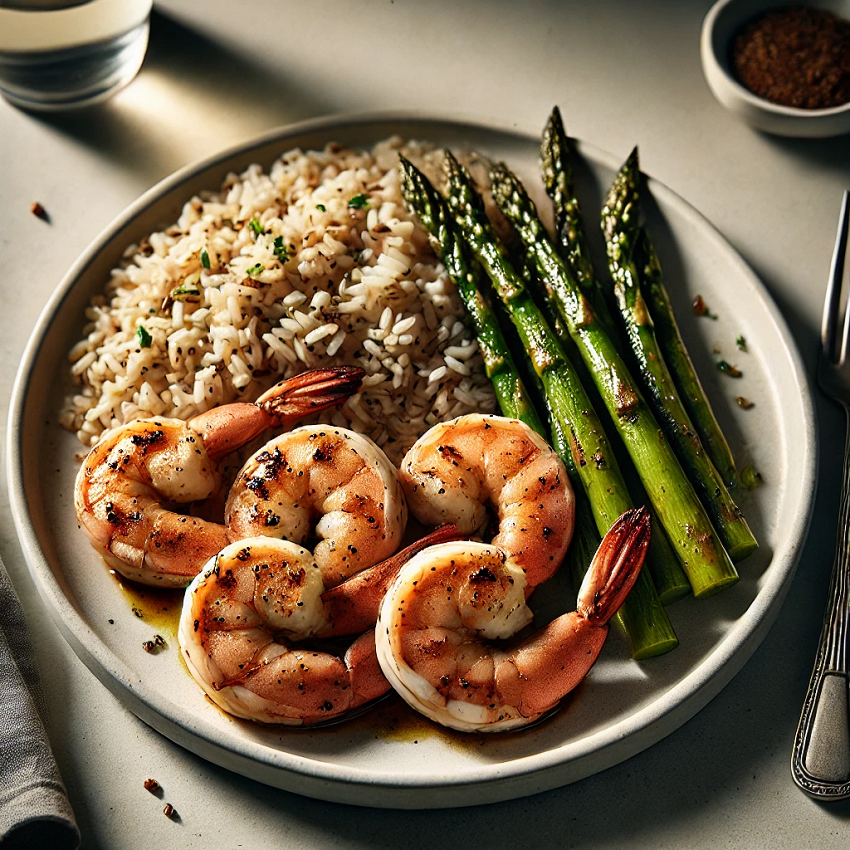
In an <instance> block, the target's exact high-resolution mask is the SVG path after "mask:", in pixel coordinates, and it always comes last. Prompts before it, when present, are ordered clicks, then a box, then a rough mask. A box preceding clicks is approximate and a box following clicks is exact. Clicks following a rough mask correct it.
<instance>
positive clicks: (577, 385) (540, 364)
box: [445, 154, 678, 658]
mask: <svg viewBox="0 0 850 850" xmlns="http://www.w3.org/2000/svg"><path fill="white" fill-rule="evenodd" d="M445 164H446V169H447V174H448V177H449V183H450V190H451V191H450V196H449V206H450V207H451V209H452V212H453V213H454V221H455V224H456V226H457V228H458V232H459V234H460V235H461V236H462V237H463V240H464V243H465V244H466V245H467V246H468V247H469V248H470V249H471V250H472V251H473V252H474V254H475V256H476V257H477V259H478V261H479V262H480V263H481V265H482V266H483V267H484V270H485V271H486V272H487V274H488V275H489V277H490V280H491V281H492V283H493V285H494V287H495V289H496V293H497V294H498V296H499V298H500V299H501V300H502V303H503V304H504V306H505V308H506V310H507V312H508V315H509V316H510V318H511V321H513V323H514V326H515V327H516V329H517V331H518V333H519V336H520V339H521V341H522V344H523V346H524V348H525V350H526V351H527V352H528V355H529V357H530V359H531V363H532V365H533V367H534V370H535V372H536V373H537V375H539V377H540V380H541V382H542V384H543V387H544V389H545V393H546V402H547V404H548V406H549V411H550V415H551V419H552V423H553V426H552V432H553V441H554V443H555V447H556V450H557V451H558V452H559V454H560V455H561V457H562V458H563V459H564V463H565V465H566V467H567V471H568V473H569V474H570V475H571V477H572V476H574V477H573V479H572V480H573V482H574V489H575V490H576V491H579V490H582V491H583V492H584V493H585V494H586V496H587V499H588V501H589V503H590V505H591V508H592V512H593V519H594V521H595V523H596V527H597V530H598V532H599V533H600V535H601V534H603V533H605V532H607V531H608V529H609V528H610V527H611V525H613V523H614V521H615V520H616V519H617V517H619V516H620V514H622V513H623V512H624V511H625V510H628V509H629V507H632V503H631V500H630V498H629V495H628V491H627V490H626V487H625V483H624V482H623V478H622V475H621V474H620V470H619V467H618V466H617V461H616V459H615V458H614V456H613V455H612V454H611V452H610V447H609V446H608V441H607V438H606V436H605V432H604V431H603V429H602V425H601V423H600V422H599V419H598V417H597V415H596V412H595V411H594V410H593V407H592V405H591V403H590V400H589V399H588V397H587V394H586V393H585V391H584V388H583V387H582V385H581V382H580V381H579V380H578V376H577V375H576V372H575V370H574V369H573V367H572V365H571V364H570V362H569V360H568V359H567V357H566V355H565V354H564V350H563V348H562V347H561V344H560V343H559V341H558V338H557V337H556V336H555V335H554V334H553V333H552V331H551V329H550V328H549V326H548V325H547V323H546V321H545V319H544V317H543V314H542V313H541V311H540V309H539V307H538V306H537V305H536V304H535V302H534V299H533V298H532V297H531V294H530V292H529V291H528V288H527V286H526V284H525V283H524V281H523V279H522V277H521V276H520V275H519V274H518V273H517V272H516V271H515V269H514V267H513V266H512V265H511V263H510V262H509V261H508V259H507V255H506V252H505V251H504V249H503V248H502V246H501V245H500V244H499V243H498V242H497V241H496V239H495V237H494V235H493V232H492V228H491V227H490V223H489V221H488V220H487V214H486V213H485V211H484V204H483V202H482V200H481V197H480V196H479V195H478V193H477V192H475V190H474V189H473V187H472V183H471V181H470V180H469V177H468V175H467V174H466V173H465V171H463V170H462V169H461V167H460V165H459V164H458V163H457V161H456V160H455V159H454V157H453V156H451V154H447V155H446V160H445ZM585 566H586V564H585ZM617 617H618V619H619V621H620V623H621V624H622V625H623V628H624V630H625V631H626V632H627V634H628V637H629V641H630V643H631V649H632V656H633V657H634V658H649V657H651V656H653V655H660V654H661V653H664V652H669V651H670V650H671V649H674V648H675V647H676V646H677V645H678V641H677V639H676V635H675V633H674V632H673V627H672V625H671V624H670V620H669V618H668V616H667V613H666V611H665V610H664V606H663V605H662V604H661V602H660V600H659V599H658V594H657V593H656V591H655V587H654V585H653V584H652V579H651V578H650V577H649V573H647V572H643V571H642V572H641V575H640V576H639V577H638V580H637V582H636V584H635V586H634V587H633V588H632V591H631V593H630V594H629V596H628V597H627V599H626V602H625V603H624V605H623V606H622V608H621V609H620V611H619V612H618V614H617Z"/></svg>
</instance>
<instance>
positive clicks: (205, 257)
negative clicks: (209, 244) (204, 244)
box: [201, 248, 210, 269]
mask: <svg viewBox="0 0 850 850" xmlns="http://www.w3.org/2000/svg"><path fill="white" fill-rule="evenodd" d="M201 265H202V266H203V267H204V268H205V269H208V268H209V267H210V255H209V254H208V253H207V249H206V248H204V249H203V251H201Z"/></svg>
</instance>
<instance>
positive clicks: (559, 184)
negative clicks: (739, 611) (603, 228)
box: [533, 106, 691, 605]
mask: <svg viewBox="0 0 850 850" xmlns="http://www.w3.org/2000/svg"><path fill="white" fill-rule="evenodd" d="M575 156H576V152H575V146H574V143H573V141H572V140H571V139H570V138H568V136H567V134H566V132H565V130H564V124H563V121H562V119H561V111H560V110H559V109H558V107H557V106H556V107H555V108H554V109H553V110H552V115H551V116H550V118H549V122H548V123H547V125H546V129H545V130H544V131H543V139H542V141H541V145H540V164H541V171H542V174H543V183H544V185H545V187H546V192H547V194H548V195H549V197H550V198H551V200H552V205H553V210H554V214H555V233H556V237H557V242H558V248H559V250H560V253H561V257H562V258H563V259H564V261H565V262H566V263H567V264H568V265H569V266H570V267H571V269H572V271H573V274H574V275H575V279H576V282H577V283H578V285H579V286H580V287H581V289H582V291H583V292H584V294H585V297H586V298H587V299H588V301H590V303H591V305H592V307H593V310H594V314H595V315H596V316H597V318H598V319H599V320H600V321H601V322H602V323H603V325H604V326H605V328H606V330H608V332H609V333H611V334H612V335H614V334H616V328H615V326H614V322H613V320H612V318H611V314H610V313H609V311H608V306H607V303H606V301H605V297H604V293H603V292H602V288H601V287H600V286H599V284H598V283H597V279H596V273H595V271H594V268H593V261H592V260H591V257H590V248H589V246H588V244H587V239H586V237H585V234H584V227H583V225H582V220H581V208H580V205H579V201H578V197H577V196H576V193H575V189H574V188H573V176H572V162H573V160H574V158H575ZM535 284H536V286H535V287H533V288H534V289H536V291H537V294H538V295H539V296H540V300H541V302H542V303H543V304H544V305H545V308H546V312H547V319H548V320H549V323H550V325H551V326H552V328H553V329H554V330H555V332H556V333H557V334H558V335H559V337H560V338H561V340H562V341H563V342H564V344H565V346H567V347H568V350H567V353H568V356H570V357H571V358H572V357H573V352H572V351H570V350H569V332H568V331H567V329H566V326H565V325H564V323H563V320H562V319H561V317H560V313H559V311H558V307H557V299H556V298H555V293H554V290H553V289H552V286H551V284H547V283H546V282H545V281H540V280H539V279H538V280H536V281H535ZM579 359H580V358H577V357H576V358H575V359H574V362H577V361H578V360H579ZM626 463H627V466H626V467H624V468H625V469H626V471H627V472H629V471H630V470H629V469H628V467H629V466H630V462H629V461H628V460H627V461H626ZM631 472H632V473H633V474H632V480H630V481H629V488H630V490H631V491H632V492H634V486H635V485H634V479H636V478H637V474H636V473H634V470H633V468H632V469H631ZM638 487H639V488H640V490H641V495H642V496H643V498H645V497H646V492H645V490H643V487H642V486H641V485H640V484H639V483H638ZM652 521H653V531H652V541H651V542H650V544H649V552H648V554H647V559H646V566H647V568H648V569H649V571H650V574H651V575H652V580H653V583H654V584H655V587H656V590H657V591H658V596H659V597H660V599H661V601H662V602H663V603H664V604H665V605H667V604H670V603H671V602H675V601H676V600H677V599H681V598H682V597H683V596H686V595H687V594H689V593H690V592H691V586H690V583H689V582H688V579H687V576H686V575H685V573H684V571H683V570H682V567H681V565H680V564H679V561H678V560H677V558H676V555H675V553H674V552H673V549H672V547H671V545H670V541H669V540H668V539H667V535H666V533H665V532H664V529H663V528H662V527H661V525H660V523H658V522H656V519H655V517H654V516H653V518H652Z"/></svg>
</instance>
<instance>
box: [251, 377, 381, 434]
mask: <svg viewBox="0 0 850 850" xmlns="http://www.w3.org/2000/svg"><path fill="white" fill-rule="evenodd" d="M365 375H366V372H365V371H364V370H363V369H361V368H359V367H357V366H333V367H331V368H329V369H314V370H313V371H311V372H302V373H301V374H300V375H296V376H295V377H293V378H287V379H286V380H285V381H280V382H279V383H277V384H275V385H274V386H273V387H272V388H271V389H270V390H267V391H266V392H264V393H263V394H262V395H261V396H260V397H259V398H258V399H257V402H256V404H257V407H259V408H261V409H262V410H264V411H265V412H266V413H267V414H268V415H269V416H271V417H272V418H274V419H275V420H276V423H277V424H282V425H288V424H290V423H292V422H295V421H297V420H299V419H303V418H305V417H306V416H309V415H310V414H312V413H317V412H318V411H320V410H324V409H325V408H326V407H333V406H334V405H336V404H342V403H343V402H344V401H345V400H346V399H347V398H349V397H350V396H352V395H354V393H356V392H357V391H358V390H359V389H360V385H361V383H362V381H363V378H364V377H365Z"/></svg>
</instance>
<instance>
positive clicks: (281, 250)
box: [273, 236, 289, 263]
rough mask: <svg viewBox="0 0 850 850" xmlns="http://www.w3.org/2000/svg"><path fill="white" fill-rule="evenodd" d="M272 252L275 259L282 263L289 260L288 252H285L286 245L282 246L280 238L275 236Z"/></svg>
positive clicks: (281, 238)
mask: <svg viewBox="0 0 850 850" xmlns="http://www.w3.org/2000/svg"><path fill="white" fill-rule="evenodd" d="M273 250H274V255H275V257H277V258H278V259H279V260H280V261H281V262H282V263H285V262H286V261H287V260H288V259H289V251H288V250H287V248H286V245H284V244H283V237H282V236H275V238H274V248H273Z"/></svg>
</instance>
